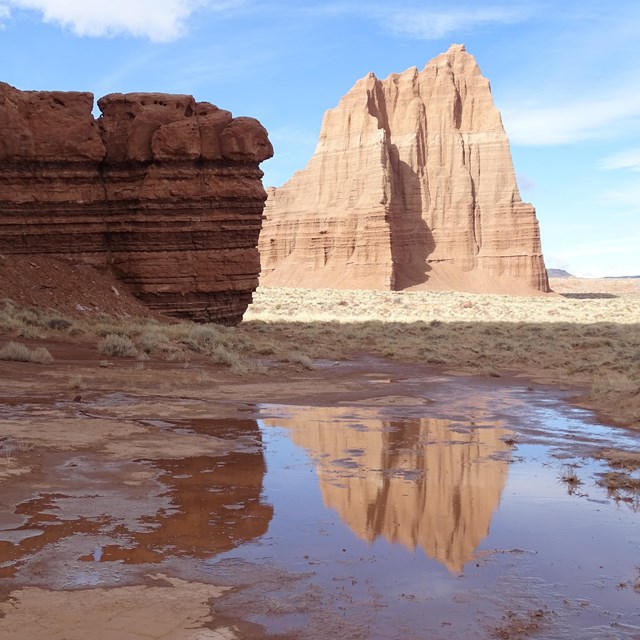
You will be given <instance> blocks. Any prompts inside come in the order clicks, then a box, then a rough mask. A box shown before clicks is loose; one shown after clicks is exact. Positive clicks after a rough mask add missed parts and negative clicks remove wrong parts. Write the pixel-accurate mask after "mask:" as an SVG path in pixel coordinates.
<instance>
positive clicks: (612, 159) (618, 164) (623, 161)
mask: <svg viewBox="0 0 640 640" xmlns="http://www.w3.org/2000/svg"><path fill="white" fill-rule="evenodd" d="M600 166H601V167H602V168H603V169H631V170H632V171H640V149H630V150H628V151H622V152H620V153H614V154H612V155H610V156H607V157H606V158H604V159H603V160H602V162H601V164H600Z"/></svg>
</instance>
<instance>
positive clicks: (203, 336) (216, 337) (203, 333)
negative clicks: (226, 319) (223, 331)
mask: <svg viewBox="0 0 640 640" xmlns="http://www.w3.org/2000/svg"><path fill="white" fill-rule="evenodd" d="M220 338H221V335H220V329H219V327H215V326H213V325H194V326H193V327H191V328H190V329H189V330H188V332H187V334H186V335H185V336H184V337H183V338H182V340H181V342H182V343H183V344H184V345H185V346H186V347H188V348H189V349H191V351H195V352H196V353H210V352H211V351H213V350H215V348H216V346H217V345H218V343H219V342H220Z"/></svg>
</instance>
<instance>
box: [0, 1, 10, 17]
mask: <svg viewBox="0 0 640 640" xmlns="http://www.w3.org/2000/svg"><path fill="white" fill-rule="evenodd" d="M10 15H11V9H9V7H7V6H6V5H4V4H0V20H4V19H5V18H8V17H9V16H10Z"/></svg>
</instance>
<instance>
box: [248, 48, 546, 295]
mask: <svg viewBox="0 0 640 640" xmlns="http://www.w3.org/2000/svg"><path fill="white" fill-rule="evenodd" d="M268 192H269V197H268V200H267V205H266V208H265V215H266V220H265V224H264V227H263V231H262V234H261V237H260V245H259V247H260V254H261V261H262V276H261V282H262V283H263V284H267V285H283V286H308V287H341V288H380V289H395V290H399V289H408V288H425V289H453V290H462V291H472V292H474V291H475V292H500V293H538V292H547V291H549V285H548V281H547V275H546V270H545V267H544V261H543V257H542V250H541V246H540V234H539V229H538V223H537V220H536V215H535V210H534V208H533V207H532V206H531V205H529V204H526V203H524V202H522V201H521V199H520V194H519V192H518V187H517V184H516V179H515V175H514V171H513V164H512V161H511V153H510V150H509V142H508V139H507V136H506V134H505V131H504V128H503V126H502V121H501V118H500V113H499V112H498V110H497V109H496V108H495V107H494V105H493V100H492V97H491V91H490V87H489V82H488V81H487V80H486V79H485V78H484V77H483V76H482V75H481V73H480V69H479V68H478V66H477V64H476V62H475V60H474V58H473V56H471V55H470V54H468V53H467V52H466V51H465V49H464V46H462V45H452V46H451V48H450V49H449V50H448V51H447V52H446V53H444V54H441V55H439V56H438V57H436V58H435V59H434V60H432V61H431V62H429V64H427V66H426V67H425V68H424V70H423V71H421V72H419V71H418V70H417V69H416V68H415V67H414V68H411V69H408V70H407V71H405V72H404V73H401V74H393V75H390V76H389V77H388V78H386V79H385V80H379V79H378V78H376V77H375V76H374V75H373V74H369V75H368V76H367V77H366V78H363V79H362V80H359V81H358V82H357V83H356V84H355V85H354V87H353V88H352V89H351V91H349V93H347V95H345V96H344V97H343V98H342V100H341V101H340V103H339V104H338V106H337V107H336V108H335V109H332V110H330V111H328V112H327V113H326V114H325V117H324V121H323V124H322V129H321V133H320V139H319V142H318V146H317V148H316V151H315V153H314V155H313V157H312V158H311V160H310V161H309V163H308V165H307V167H306V168H305V169H304V170H303V171H300V172H298V173H296V174H295V175H294V176H293V177H292V178H291V180H290V181H289V182H287V183H286V184H285V185H284V186H282V187H281V188H278V189H269V190H268Z"/></svg>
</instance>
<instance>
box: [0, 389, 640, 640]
mask: <svg viewBox="0 0 640 640" xmlns="http://www.w3.org/2000/svg"><path fill="white" fill-rule="evenodd" d="M414 382H415V384H416V385H419V381H414ZM376 384H379V385H380V389H381V391H380V393H379V394H377V395H376V397H375V398H368V399H365V400H362V401H358V402H354V401H352V402H349V403H348V402H343V403H340V402H336V404H334V405H333V406H330V407H327V406H324V407H318V406H315V407H312V406H293V405H275V404H271V405H270V404H263V405H258V406H255V407H253V408H252V409H251V415H250V417H248V418H247V419H241V420H240V419H229V420H221V419H215V418H199V419H184V418H183V419H176V420H170V419H167V418H166V417H163V419H154V418H153V417H149V419H148V420H146V421H145V422H144V424H145V426H146V427H147V428H149V427H151V428H153V429H155V430H157V431H158V433H159V434H160V436H163V434H164V436H163V437H166V438H167V439H169V440H170V439H171V438H177V437H179V438H180V439H181V440H180V442H184V441H187V442H188V441H189V439H190V438H192V439H196V438H198V442H199V443H202V442H205V443H206V441H207V439H211V440H212V441H214V440H215V441H216V442H222V441H224V442H227V443H230V445H231V448H230V449H229V450H228V451H222V452H219V453H212V452H207V451H200V453H199V454H198V455H181V454H178V453H176V455H173V456H165V457H159V456H155V457H153V456H151V455H150V454H149V456H144V455H142V456H141V457H140V458H137V459H135V460H129V461H127V462H126V463H125V462H122V461H114V460H113V457H112V456H110V455H109V451H108V450H103V451H91V452H89V451H85V452H78V451H67V452H59V453H51V454H50V455H48V456H47V457H46V458H43V462H42V463H41V464H42V468H41V469H40V470H39V472H38V473H37V474H35V473H34V474H33V478H32V479H31V482H32V486H30V487H26V488H25V481H24V479H22V480H20V481H19V482H21V483H22V485H20V486H19V487H18V485H16V487H17V488H16V489H15V496H16V498H15V501H14V504H12V505H8V508H7V510H6V512H5V513H4V515H3V516H2V518H0V571H2V575H3V577H5V578H7V579H9V580H11V581H13V582H15V584H17V585H25V584H26V585H29V584H34V585H35V584H38V585H46V586H48V587H49V588H54V589H86V588H90V587H95V586H103V587H109V586H114V585H116V584H133V583H136V581H139V580H140V579H141V576H144V575H149V574H150V573H152V572H153V573H157V572H160V571H161V572H163V574H165V575H170V576H176V577H179V578H181V579H185V580H198V581H201V582H202V581H204V582H209V583H212V584H225V585H228V586H231V587H235V588H234V589H232V590H231V591H230V592H229V593H228V595H226V596H224V597H223V598H221V599H220V600H219V601H217V603H218V604H217V605H216V606H217V607H218V608H219V611H218V612H219V613H220V612H222V613H223V614H224V615H228V616H232V617H233V616H237V617H242V618H244V619H248V620H250V621H251V622H254V623H256V624H259V625H262V626H263V627H264V629H265V633H269V634H286V637H292V638H293V637H295V638H320V637H335V638H349V639H355V638H380V639H382V638H424V639H426V638H433V639H440V638H442V639H445V638H447V639H450V638H479V639H480V638H514V639H515V638H545V639H555V638H557V639H566V638H584V639H587V640H599V639H605V638H607V639H610V638H620V639H624V640H631V639H635V640H637V639H639V638H640V569H639V566H640V512H639V509H638V506H639V505H638V501H637V499H636V498H635V497H634V495H633V494H623V493H622V494H621V493H614V494H610V493H608V492H607V490H606V489H603V488H601V487H600V486H599V485H598V484H597V481H598V479H599V478H600V474H601V473H603V472H605V471H606V470H607V467H606V465H605V464H604V463H602V462H600V461H598V460H596V459H595V458H594V457H593V455H594V454H595V453H597V452H598V451H599V450H601V449H602V448H608V447H616V448H623V449H627V450H636V451H637V450H638V442H639V438H638V436H637V434H635V433H633V432H627V431H625V430H622V429H613V428H609V427H606V426H604V425H601V424H598V423H597V422H596V421H595V420H594V419H593V416H592V415H591V414H589V413H588V412H585V411H581V410H578V409H574V408H571V407H569V406H568V405H565V404H563V403H562V402H561V400H560V399H558V398H555V397H550V396H548V395H545V394H544V393H543V392H542V391H533V390H532V389H527V388H525V387H513V386H506V385H502V386H501V385H500V384H499V383H496V382H482V381H477V380H476V381H474V380H472V379H450V380H449V379H446V378H442V379H441V380H439V382H438V384H437V385H435V384H434V385H433V386H432V387H431V388H430V392H429V393H428V394H425V393H422V394H420V393H414V392H412V393H410V394H408V395H406V396H393V395H385V394H384V390H383V388H384V384H385V380H384V378H380V379H379V380H376ZM411 384H412V383H411V381H407V385H406V388H407V389H410V388H411ZM414 391H415V389H414ZM427 396H428V397H427ZM138 422H141V421H140V420H138ZM176 451H177V449H176ZM567 478H571V481H567ZM16 482H18V481H16ZM4 486H5V487H9V488H11V485H10V484H9V485H7V484H5V485H4ZM21 492H22V493H21ZM25 492H26V493H25ZM10 495H13V494H11V492H10V491H8V490H7V491H6V492H5V496H10ZM43 567H44V568H45V569H43ZM283 637H284V636H283Z"/></svg>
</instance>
